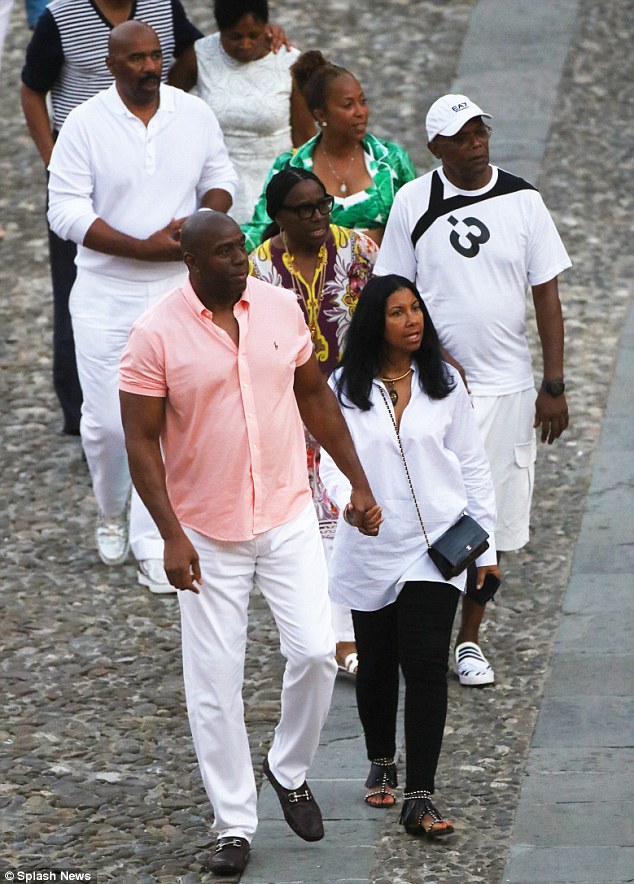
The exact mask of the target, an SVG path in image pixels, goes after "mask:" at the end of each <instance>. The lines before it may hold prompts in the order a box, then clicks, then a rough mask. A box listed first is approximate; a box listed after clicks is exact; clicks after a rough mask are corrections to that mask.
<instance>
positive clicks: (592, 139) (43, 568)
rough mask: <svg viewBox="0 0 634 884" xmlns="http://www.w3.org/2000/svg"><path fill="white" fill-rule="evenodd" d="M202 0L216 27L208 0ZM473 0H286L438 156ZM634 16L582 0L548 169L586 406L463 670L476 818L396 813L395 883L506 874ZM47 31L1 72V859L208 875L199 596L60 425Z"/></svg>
mask: <svg viewBox="0 0 634 884" xmlns="http://www.w3.org/2000/svg"><path fill="white" fill-rule="evenodd" d="M185 5H186V7H187V8H188V10H189V12H190V14H191V16H192V18H193V19H194V20H195V21H196V22H197V23H198V24H199V25H200V26H201V28H202V29H203V30H210V29H211V15H210V11H209V8H208V4H206V3H203V2H202V0H191V2H187V0H186V2H185ZM209 5H210V4H209ZM472 5H473V4H472V2H468V0H463V2H446V3H445V2H440V0H438V2H431V0H418V2H417V0H413V2H406V0H393V2H391V3H379V2H375V0H368V2H362V3H357V4H355V5H354V6H353V5H351V4H349V3H348V2H343V0H324V2H322V3H321V4H319V6H318V7H317V6H316V7H315V8H314V11H313V12H311V11H308V7H307V4H295V5H293V4H291V3H288V2H280V3H276V4H274V11H275V19H276V20H279V21H281V22H282V23H284V24H285V26H286V27H287V28H288V30H289V32H290V33H291V34H292V35H293V36H294V37H295V39H296V41H297V43H298V44H299V45H300V46H301V47H302V48H309V47H313V46H321V47H322V48H325V50H326V51H327V53H328V54H330V55H331V56H332V57H333V58H334V59H335V60H337V61H339V62H342V63H345V64H347V65H348V66H349V67H350V68H352V69H353V70H354V71H355V72H357V73H358V75H359V77H360V79H361V80H362V82H363V83H364V85H365V86H366V88H367V91H368V94H369V96H370V99H371V102H372V105H371V107H372V119H371V123H372V126H371V128H372V130H373V131H375V132H377V134H383V135H388V136H390V137H393V138H394V139H395V140H399V141H400V142H401V143H403V144H404V145H405V146H406V147H407V148H408V149H409V150H410V151H411V152H412V156H413V158H414V160H415V162H416V163H417V165H418V167H419V168H420V170H421V171H422V170H423V169H425V168H427V160H426V158H425V147H424V140H423V138H422V137H421V131H422V122H423V117H424V111H425V109H426V107H427V106H428V105H429V103H430V102H431V100H433V98H434V97H436V96H437V95H438V94H441V93H442V92H444V91H447V89H448V88H449V86H450V85H451V82H452V79H453V76H454V74H455V69H456V64H457V60H458V53H459V48H460V44H461V40H462V38H463V35H464V31H465V28H466V25H467V23H468V17H469V12H470V10H471V7H472ZM633 31H634V3H633V2H632V0H597V2H590V0H582V2H581V4H580V15H579V19H578V31H577V33H576V35H575V39H574V42H573V48H572V51H571V54H570V57H569V60H568V63H567V66H566V70H565V73H564V78H563V82H562V85H561V90H560V100H559V104H558V109H557V113H556V119H555V123H554V126H553V130H552V134H551V138H550V143H549V148H548V152H547V155H546V158H545V161H544V165H543V173H542V176H541V179H540V185H541V188H542V191H543V193H544V195H545V198H546V202H547V204H548V205H549V206H550V208H551V210H552V211H553V213H554V215H555V218H556V221H557V224H558V226H559V229H560V231H561V233H562V236H563V238H564V241H565V242H566V244H567V246H568V248H569V251H570V253H571V256H572V258H573V262H574V269H573V270H572V271H569V272H568V273H566V274H565V276H564V280H563V282H562V285H561V291H562V298H563V301H564V304H565V311H566V319H567V333H568V346H567V377H568V381H569V387H570V397H569V402H570V407H571V414H572V425H571V428H570V430H569V432H568V433H567V434H566V436H565V437H564V439H563V440H561V441H560V443H559V444H557V445H556V446H553V447H552V448H548V449H542V450H541V452H540V459H539V463H538V479H537V485H536V492H535V498H534V529H533V535H532V540H531V543H530V545H529V546H528V547H527V548H526V549H525V550H523V551H522V552H521V553H519V554H517V555H514V556H512V557H509V558H508V560H507V563H506V571H507V575H506V576H507V579H506V584H505V588H504V591H503V593H501V594H500V599H499V602H498V603H497V604H495V605H494V606H492V607H491V612H490V614H489V617H488V620H487V623H486V626H485V628H484V633H483V638H484V644H485V646H486V649H487V651H488V652H489V653H490V656H491V658H492V659H493V661H494V662H495V668H496V675H497V683H496V685H495V686H494V687H493V688H487V689H485V690H481V691H480V690H465V689H461V688H460V687H459V685H458V684H457V682H456V681H455V680H454V679H452V680H451V684H450V713H449V718H448V723H447V731H446V739H445V745H444V750H443V757H442V759H441V766H440V774H439V783H438V792H439V803H440V804H441V806H442V807H443V809H444V810H446V812H447V813H448V814H449V815H451V816H452V817H453V818H454V819H456V820H459V821H460V830H459V833H458V834H457V835H456V836H455V837H454V839H453V840H451V841H449V842H447V843H443V844H440V845H436V844H432V845H428V844H427V843H421V842H420V841H418V840H415V839H407V838H405V837H404V836H402V835H401V833H400V831H399V830H397V827H396V812H388V813H386V817H385V820H386V821H385V827H384V830H383V835H382V838H381V839H380V844H379V849H378V851H377V858H376V862H375V867H374V869H373V873H372V876H371V880H372V881H373V882H374V884H387V882H390V884H397V882H401V884H419V882H426V884H427V882H428V884H431V882H434V884H449V882H455V884H467V882H489V884H495V882H498V881H499V880H500V876H501V874H502V870H503V868H504V861H505V858H506V852H507V845H508V839H509V836H510V831H511V826H512V822H513V814H514V809H515V804H516V801H517V796H518V792H519V782H520V777H521V772H522V768H523V764H524V759H525V756H526V752H527V749H528V746H529V743H530V738H531V734H532V730H533V726H534V723H535V718H536V714H537V710H538V707H539V702H540V696H541V688H542V685H543V680H544V674H545V671H546V666H547V661H548V655H549V650H550V647H551V643H552V639H553V635H554V630H555V627H556V625H557V621H558V617H559V609H560V602H561V596H562V593H563V590H564V587H565V585H566V580H567V576H568V571H569V565H570V554H571V548H572V542H573V540H574V539H575V537H576V535H577V532H578V528H579V522H580V515H581V507H582V504H583V500H584V495H585V492H586V490H587V484H588V479H589V471H590V466H591V460H592V455H593V451H594V449H595V446H596V442H597V438H598V432H599V429H600V423H601V415H602V409H603V406H604V403H605V397H606V392H607V388H608V384H609V381H610V377H611V368H612V364H613V358H614V354H615V349H616V344H617V341H618V335H619V327H620V323H621V321H622V318H623V316H624V311H625V308H626V306H627V302H628V298H629V294H630V290H629V286H630V280H631V278H632V271H633V269H634V267H633V263H634V262H633V260H632V249H631V244H630V239H631V219H632V178H633V169H632V144H633V143H634V122H633V120H632V115H631V107H632V84H633V83H634V76H633V74H634V72H633V71H632V66H633V62H632V53H631V40H632V33H633ZM27 37H28V35H27V32H26V27H25V22H24V14H23V10H22V6H21V4H17V6H16V9H15V10H14V15H13V29H12V32H11V34H10V37H9V41H8V44H7V51H6V54H5V62H4V69H3V71H2V74H1V75H0V76H1V78H2V87H3V88H2V91H1V92H0V115H1V118H2V121H3V128H2V138H1V141H0V181H1V184H0V223H2V225H3V226H4V227H5V229H6V236H5V237H4V240H3V241H2V242H1V243H0V283H1V289H0V291H1V292H2V298H1V299H0V322H1V327H2V340H1V344H0V348H1V349H0V369H1V377H2V385H1V387H0V396H1V397H2V410H1V418H0V421H1V423H0V427H1V439H2V444H1V445H0V468H1V475H2V479H1V483H0V514H1V516H0V518H1V519H2V524H1V527H2V531H1V535H0V536H1V542H2V554H3V555H2V561H3V580H2V583H3V586H2V620H1V621H0V622H1V624H2V625H1V626H0V630H1V647H2V656H1V659H0V674H1V675H2V685H3V700H4V702H3V709H4V715H3V720H2V722H1V723H0V744H1V745H2V750H3V751H2V753H0V807H1V808H2V821H1V822H0V831H1V838H0V845H1V846H0V868H2V866H3V865H10V866H13V867H18V866H19V867H21V868H24V869H29V870H36V869H40V870H44V869H47V868H50V867H51V866H52V865H55V866H57V867H61V866H67V867H71V868H79V869H83V870H91V871H93V872H98V873H99V876H100V880H101V881H117V882H121V881H131V882H143V884H144V882H161V884H171V882H178V881H181V882H185V884H190V882H199V881H206V880H208V879H209V877H210V876H206V875H204V873H202V872H201V867H202V863H203V861H204V859H205V857H206V855H207V853H208V845H209V844H210V841H211V839H210V836H209V829H208V827H209V823H210V808H209V805H208V802H207V799H206V796H205V794H204V791H203V789H202V785H201V782H200V779H199V776H198V772H197V767H196V764H195V758H194V753H193V748H192V744H191V738H190V735H189V731H188V727H187V722H186V714H185V706H184V698H183V691H182V684H181V670H180V653H179V625H178V606H177V602H176V600H175V599H174V598H173V597H166V598H162V597H154V596H151V595H150V594H148V593H146V592H145V591H143V590H142V589H141V588H140V587H138V586H137V584H136V581H135V573H134V568H133V566H132V564H128V565H126V566H125V567H124V568H120V569H107V568H106V567H105V566H103V565H101V564H99V563H97V562H96V561H95V559H96V555H95V552H94V548H93V547H94V543H93V527H94V517H95V507H94V502H93V499H92V496H91V492H90V485H89V481H88V476H87V471H86V468H85V465H84V463H83V460H82V457H81V452H80V448H79V445H78V444H77V442H76V441H73V440H70V439H68V438H66V437H62V436H60V435H58V428H59V427H60V425H61V418H60V414H59V412H58V409H57V406H56V402H55V399H54V396H53V393H52V390H51V382H50V336H51V322H50V312H51V311H50V287H49V278H48V263H47V251H46V242H45V227H44V222H43V211H44V172H43V169H42V168H41V166H40V164H39V160H38V158H37V156H36V153H35V149H34V148H33V146H32V144H31V141H30V139H29V136H28V134H27V132H26V128H25V126H24V123H23V120H22V116H21V113H20V111H19V103H18V99H17V84H18V78H19V68H20V64H21V58H22V54H23V51H24V47H25V44H26V41H27ZM482 100H484V99H482ZM518 100H521V96H519V97H518ZM628 108H629V111H628ZM492 154H493V158H494V159H495V147H494V144H493V145H492ZM249 637H250V643H249V651H248V660H247V667H246V684H245V700H246V708H247V717H248V723H249V728H250V738H251V745H252V750H253V754H254V757H255V758H256V760H259V759H260V758H261V756H262V755H263V753H264V751H265V749H266V746H267V745H268V743H269V741H270V738H271V733H272V728H273V725H274V723H275V722H276V719H277V715H278V693H279V682H280V674H281V671H282V660H281V658H280V656H279V654H278V648H277V643H276V637H275V630H274V628H273V625H272V622H271V619H270V617H269V615H268V612H267V610H266V608H265V606H264V605H263V603H262V600H261V598H260V597H259V596H257V595H255V596H254V599H253V605H252V612H251V620H250V630H249ZM324 884H328V882H324Z"/></svg>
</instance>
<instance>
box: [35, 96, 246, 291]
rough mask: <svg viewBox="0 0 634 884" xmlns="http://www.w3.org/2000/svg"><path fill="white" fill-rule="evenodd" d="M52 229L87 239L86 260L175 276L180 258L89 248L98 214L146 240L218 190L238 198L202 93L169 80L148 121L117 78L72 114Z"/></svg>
mask: <svg viewBox="0 0 634 884" xmlns="http://www.w3.org/2000/svg"><path fill="white" fill-rule="evenodd" d="M49 171H50V180H49V210H48V219H49V223H50V225H51V228H52V229H53V230H54V231H55V233H57V235H58V236H60V237H61V238H62V239H71V240H73V241H74V242H76V243H78V245H79V248H78V250H77V262H76V263H77V266H78V267H79V268H83V269H85V270H90V271H92V272H93V273H99V274H103V275H104V276H111V277H115V278H117V279H127V280H130V281H134V280H136V281H140V282H142V281H156V280H160V279H163V278H167V277H170V276H173V275H174V273H175V272H176V271H177V268H178V265H179V264H180V262H173V261H157V262H150V261H138V260H136V259H133V258H118V257H114V256H112V255H106V254H102V253H101V252H96V251H94V250H93V249H89V248H86V247H85V246H83V245H82V243H83V240H84V237H85V236H86V233H87V231H88V229H89V228H90V226H91V225H92V224H93V222H94V221H95V220H96V219H97V218H101V219H102V220H104V221H106V222H107V223H108V224H109V225H110V226H111V227H113V228H114V229H115V230H119V231H121V232H122V233H126V234H128V235H129V236H133V237H136V238H138V239H145V238H146V237H148V236H150V235H151V234H152V233H154V232H155V231H157V230H160V229H161V228H162V227H165V225H166V224H168V223H169V222H170V221H171V220H172V219H174V218H184V217H186V216H187V215H191V213H192V212H194V211H195V210H196V209H197V208H198V206H199V205H200V200H201V197H202V196H203V195H204V194H205V193H206V192H207V191H208V190H210V189H211V188H219V189H221V190H226V191H227V192H228V193H229V194H230V195H231V196H232V197H233V194H234V191H235V185H236V182H237V176H236V173H235V170H234V168H233V165H232V164H231V161H230V160H229V156H228V154H227V150H226V148H225V144H224V139H223V136H222V131H221V129H220V126H219V125H218V121H217V120H216V117H215V115H214V113H213V111H211V110H210V108H208V107H207V105H206V104H205V103H204V101H202V100H201V99H199V98H196V97H195V96H193V95H188V94H187V93H185V92H183V91H182V90H180V89H175V88H173V87H171V86H165V85H161V90H160V104H159V108H158V110H157V112H156V113H155V114H154V116H153V117H152V119H151V120H150V122H149V123H148V125H147V126H145V125H144V124H143V123H142V122H141V120H140V119H139V118H138V117H136V116H134V114H132V113H131V112H130V111H129V110H128V109H127V107H126V106H125V104H124V103H123V101H122V100H121V98H120V97H119V93H118V92H117V89H116V86H115V85H114V84H113V85H112V86H111V87H110V88H109V89H106V90H105V91H104V92H100V93H99V94H98V95H95V96H94V97H93V98H90V99H89V100H88V101H86V102H85V103H84V104H82V105H80V106H79V107H77V108H75V110H73V111H71V113H70V114H69V116H68V118H67V120H66V122H65V123H64V125H63V126H62V130H61V132H60V134H59V137H58V139H57V142H56V144H55V148H54V150H53V155H52V157H51V164H50V166H49Z"/></svg>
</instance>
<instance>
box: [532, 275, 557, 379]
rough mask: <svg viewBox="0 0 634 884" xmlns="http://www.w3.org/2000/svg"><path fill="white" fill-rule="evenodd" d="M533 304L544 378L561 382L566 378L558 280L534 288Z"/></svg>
mask: <svg viewBox="0 0 634 884" xmlns="http://www.w3.org/2000/svg"><path fill="white" fill-rule="evenodd" d="M533 302H534V304H535V318H536V321H537V331H538V334H539V339H540V342H541V346H542V356H543V361H544V378H546V380H559V379H560V378H563V376H564V320H563V315H562V311H561V302H560V300H559V292H558V288H557V279H556V278H555V279H551V280H550V281H549V282H546V283H543V285H538V286H533Z"/></svg>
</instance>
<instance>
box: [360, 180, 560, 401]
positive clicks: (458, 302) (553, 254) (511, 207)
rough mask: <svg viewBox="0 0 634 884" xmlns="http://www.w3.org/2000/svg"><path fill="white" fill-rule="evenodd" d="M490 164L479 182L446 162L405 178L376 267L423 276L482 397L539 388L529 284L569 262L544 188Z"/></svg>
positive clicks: (433, 309) (451, 346) (445, 333)
mask: <svg viewBox="0 0 634 884" xmlns="http://www.w3.org/2000/svg"><path fill="white" fill-rule="evenodd" d="M491 168H492V176H491V180H490V181H489V183H488V184H487V185H486V187H483V188H481V189H480V190H459V189H458V188H456V187H454V186H453V184H451V183H450V182H449V180H448V179H447V177H446V176H445V174H444V173H443V171H442V169H436V170H435V171H433V172H429V173H428V174H427V175H423V176H422V177H421V178H417V179H416V180H415V181H411V182H409V183H408V184H405V185H404V186H403V187H402V188H401V189H400V190H399V192H398V193H397V195H396V199H395V200H394V205H393V207H392V210H391V212H390V217H389V219H388V222H387V227H386V229H385V236H384V237H383V241H382V243H381V249H380V251H379V257H378V259H377V263H376V267H375V271H374V272H375V273H376V274H386V273H398V274H399V275H401V276H404V277H406V278H407V279H410V280H412V281H413V282H415V283H416V287H417V288H418V290H419V291H420V293H421V296H422V298H423V300H424V301H425V303H426V305H427V307H428V309H429V312H430V315H431V317H432V319H433V321H434V325H435V326H436V329H437V331H438V334H439V336H440V340H441V343H442V344H443V346H444V347H445V348H446V349H447V350H448V351H449V353H451V354H452V355H453V356H454V357H455V358H456V359H457V360H458V361H459V362H460V363H461V364H462V365H463V367H464V369H465V371H466V374H467V377H468V379H469V386H470V388H471V390H472V392H473V393H474V394H475V395H478V396H502V395H506V394H508V393H517V392H520V391H521V390H526V389H528V388H529V387H532V386H533V384H534V380H533V373H532V367H531V357H530V352H529V348H528V341H527V338H526V289H527V285H539V284H541V283H544V282H548V280H550V279H553V277H555V276H557V275H558V274H559V273H561V271H562V270H565V269H566V268H567V267H570V265H571V262H570V258H569V257H568V255H567V253H566V250H565V248H564V245H563V243H562V241H561V239H560V237H559V234H558V233H557V229H556V227H555V225H554V222H553V220H552V218H551V217H550V214H549V213H548V210H547V209H546V206H545V205H544V202H543V200H542V198H541V196H540V194H539V193H538V191H537V190H536V189H535V188H534V187H533V186H532V185H531V184H529V183H528V182H526V181H524V180H523V179H522V178H518V177H517V176H515V175H511V174H510V173H509V172H505V171H503V170H502V169H498V168H497V167H496V166H492V167H491Z"/></svg>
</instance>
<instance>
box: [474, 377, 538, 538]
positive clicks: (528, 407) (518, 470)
mask: <svg viewBox="0 0 634 884" xmlns="http://www.w3.org/2000/svg"><path fill="white" fill-rule="evenodd" d="M535 395H536V394H535V390H534V389H532V388H531V389H529V390H522V391H521V392H519V393H510V394H508V395H506V396H472V397H471V402H472V403H473V410H474V412H475V418H476V421H477V423H478V428H479V430H480V436H481V437H482V441H483V443H484V448H485V450H486V453H487V457H488V458H489V463H490V465H491V478H492V479H493V487H494V488H495V504H496V508H497V524H496V526H495V545H496V547H497V549H498V551H499V552H505V551H506V552H510V551H512V550H517V549H521V548H522V547H523V546H526V544H527V543H528V539H529V525H530V517H531V500H532V497H533V485H534V482H535V459H536V457H537V442H536V439H535V430H534V429H533V421H534V420H535Z"/></svg>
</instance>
